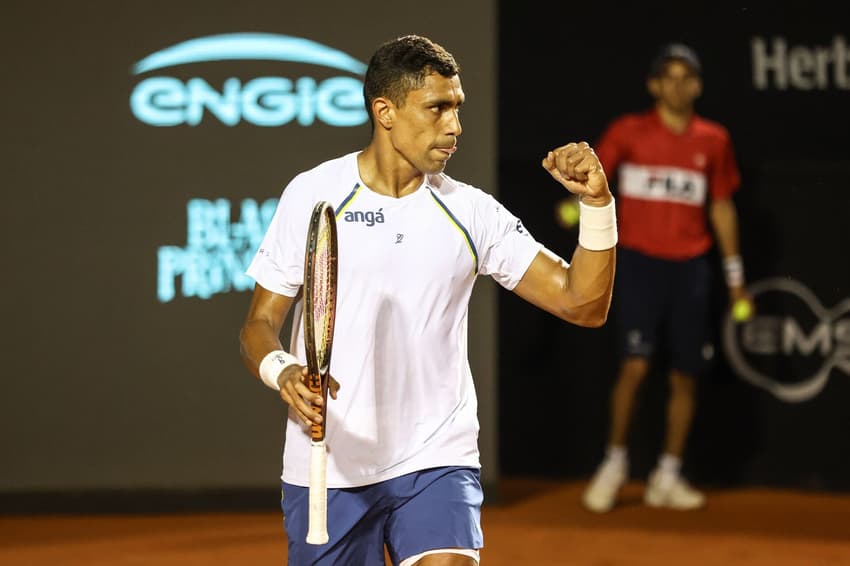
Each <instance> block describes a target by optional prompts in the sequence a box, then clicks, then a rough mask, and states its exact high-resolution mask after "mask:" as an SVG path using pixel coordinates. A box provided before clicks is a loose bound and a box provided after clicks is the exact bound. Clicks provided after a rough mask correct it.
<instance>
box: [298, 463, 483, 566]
mask: <svg viewBox="0 0 850 566" xmlns="http://www.w3.org/2000/svg"><path fill="white" fill-rule="evenodd" d="M308 491H309V490H308V488H306V487H300V486H296V485H292V484H289V483H284V484H283V493H282V500H281V508H282V509H283V524H284V528H285V529H286V534H287V538H288V540H289V564H291V565H293V566H307V565H314V564H316V565H327V566H330V565H332V564H334V565H340V564H352V565H354V564H356V565H358V566H372V565H374V566H384V564H385V562H384V545H385V544H386V546H387V550H388V552H389V555H390V558H391V559H392V561H393V564H398V563H399V562H401V561H402V560H404V559H405V558H408V557H410V556H415V555H416V554H420V553H422V552H425V551H426V550H434V549H438V548H469V549H478V548H481V547H482V546H484V535H483V533H482V532H481V503H482V502H483V500H484V492H483V490H482V489H481V475H480V472H479V470H478V469H475V468H461V467H445V468H431V469H428V470H423V471H420V472H414V473H411V474H407V475H404V476H401V477H398V478H393V479H390V480H386V481H383V482H380V483H376V484H372V485H366V486H362V487H353V488H345V489H329V490H328V535H329V537H330V540H329V541H328V543H327V544H323V545H312V544H307V543H306V542H305V541H304V539H305V537H306V536H307V515H308V511H307V500H308Z"/></svg>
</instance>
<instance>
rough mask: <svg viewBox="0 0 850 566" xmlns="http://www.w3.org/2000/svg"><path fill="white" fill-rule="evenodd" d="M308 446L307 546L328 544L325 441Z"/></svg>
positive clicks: (313, 442)
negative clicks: (308, 507) (308, 506)
mask: <svg viewBox="0 0 850 566" xmlns="http://www.w3.org/2000/svg"><path fill="white" fill-rule="evenodd" d="M310 444H311V446H310V495H309V505H310V509H309V511H310V513H309V527H308V529H307V544H325V543H327V542H328V489H327V482H326V480H327V470H328V455H327V452H325V441H324V440H319V441H315V440H314V441H312V442H311V443H310Z"/></svg>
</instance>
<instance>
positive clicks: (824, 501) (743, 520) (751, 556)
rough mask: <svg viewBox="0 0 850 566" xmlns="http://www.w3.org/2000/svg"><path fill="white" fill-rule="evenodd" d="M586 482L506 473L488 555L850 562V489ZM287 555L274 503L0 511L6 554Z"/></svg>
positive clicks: (205, 561) (6, 559)
mask: <svg viewBox="0 0 850 566" xmlns="http://www.w3.org/2000/svg"><path fill="white" fill-rule="evenodd" d="M582 487H583V484H580V483H572V482H571V483H563V482H554V481H541V480H522V479H509V480H505V481H503V483H502V490H501V499H502V501H501V502H500V503H498V504H490V505H486V506H485V508H484V512H483V523H484V534H485V544H486V547H485V549H484V550H483V551H482V566H508V565H511V566H516V565H525V564H533V565H551V566H559V565H565V566H566V565H590V566H614V565H620V564H622V565H629V566H639V565H641V566H642V565H647V566H650V565H651V566H659V565H668V564H673V565H697V566H701V565H738V564H741V565H747V566H756V565H758V566H762V565H763V566H784V565H788V566H791V565H794V566H796V565H800V566H803V565H805V566H812V565H837V564H842V565H850V494H822V493H812V492H800V491H778V490H767V489H749V488H748V489H735V490H715V491H709V506H708V508H706V509H704V510H701V511H698V512H688V513H682V512H675V511H661V510H654V509H649V508H646V507H644V505H643V504H642V503H641V500H640V497H641V493H642V491H641V489H642V486H641V485H638V484H630V485H628V486H627V487H626V489H625V490H624V493H623V503H622V505H621V506H619V507H618V508H617V509H616V510H615V511H613V512H612V513H609V514H607V515H603V516H597V515H593V514H590V513H588V512H585V511H584V510H583V509H582V508H581V507H580V506H579V504H578V500H579V494H580V493H581V489H582ZM285 563H286V539H285V537H284V535H283V533H282V530H281V517H280V514H279V513H276V512H274V511H269V512H253V513H241V512H240V513H204V514H189V513H181V514H170V515H151V514H148V515H89V516H74V515H68V514H64V515H59V516H46V515H30V516H9V515H5V516H0V564H1V565H4V566H11V565H27V566H40V565H48V564H49V565H61V566H76V565H93V566H107V565H109V566H120V565H125V564H126V565H137V564H152V565H157V566H171V565H175V566H176V565H178V564H179V565H181V566H195V565H198V566H200V565H213V566H229V565H234V566H235V565H239V566H243V565H255V564H256V565H262V564H285ZM346 566H348V565H346ZM350 566H358V565H350Z"/></svg>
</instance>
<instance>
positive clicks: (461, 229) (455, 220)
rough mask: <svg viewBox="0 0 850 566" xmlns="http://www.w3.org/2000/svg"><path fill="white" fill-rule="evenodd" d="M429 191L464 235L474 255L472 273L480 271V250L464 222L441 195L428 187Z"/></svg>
mask: <svg viewBox="0 0 850 566" xmlns="http://www.w3.org/2000/svg"><path fill="white" fill-rule="evenodd" d="M428 191H429V192H430V193H431V196H432V197H434V201H435V202H436V203H437V204H438V205H439V206H440V208H441V209H442V211H443V212H444V213H445V214H446V216H447V217H448V218H449V220H450V221H451V223H452V225H454V227H455V228H457V230H458V231H459V232H460V233H461V235H462V236H463V239H464V242H465V243H466V247H467V249H469V253H470V254H471V255H472V273H474V274H475V273H478V250H476V249H475V243H474V242H473V241H472V237H470V235H469V232H468V231H467V230H466V228H465V227H464V225H463V224H461V223H460V221H459V220H458V219H457V217H456V216H455V215H454V214H452V211H451V210H449V207H447V206H446V204H445V203H444V202H443V201H441V200H440V197H438V196H437V194H436V193H435V192H434V191H433V190H432V189H431V187H428Z"/></svg>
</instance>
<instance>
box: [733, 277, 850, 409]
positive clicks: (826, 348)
mask: <svg viewBox="0 0 850 566" xmlns="http://www.w3.org/2000/svg"><path fill="white" fill-rule="evenodd" d="M749 290H750V293H751V294H752V296H753V300H754V301H755V306H756V316H754V317H753V318H752V319H751V320H750V321H748V322H746V323H744V324H736V323H735V321H734V320H732V317H731V316H729V317H727V319H726V322H725V326H724V329H723V345H724V348H725V350H726V355H727V357H728V358H729V361H730V363H731V365H732V369H734V371H735V372H736V373H737V374H738V376H740V377H741V378H742V379H744V380H746V381H748V382H750V383H752V384H753V385H756V386H758V387H761V388H763V389H765V390H767V391H769V392H770V393H772V394H773V395H775V396H776V397H777V398H779V399H781V400H783V401H787V402H790V403H799V402H802V401H807V400H809V399H812V398H813V397H815V396H816V395H817V394H818V393H820V391H821V390H822V389H823V388H824V386H825V385H826V382H827V380H828V379H829V376H830V373H831V372H832V370H833V368H837V369H839V370H841V371H843V372H844V373H846V374H850V298H846V299H844V300H843V301H841V302H840V303H839V304H838V305H836V306H835V307H833V308H831V309H827V308H825V307H824V306H823V305H821V302H820V300H819V299H818V298H817V296H815V294H814V293H812V292H811V291H810V290H809V289H808V288H807V287H806V286H805V285H803V284H802V283H799V282H798V281H795V280H793V279H790V278H774V279H766V280H763V281H759V282H758V283H756V284H754V285H752V286H751V287H749Z"/></svg>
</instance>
